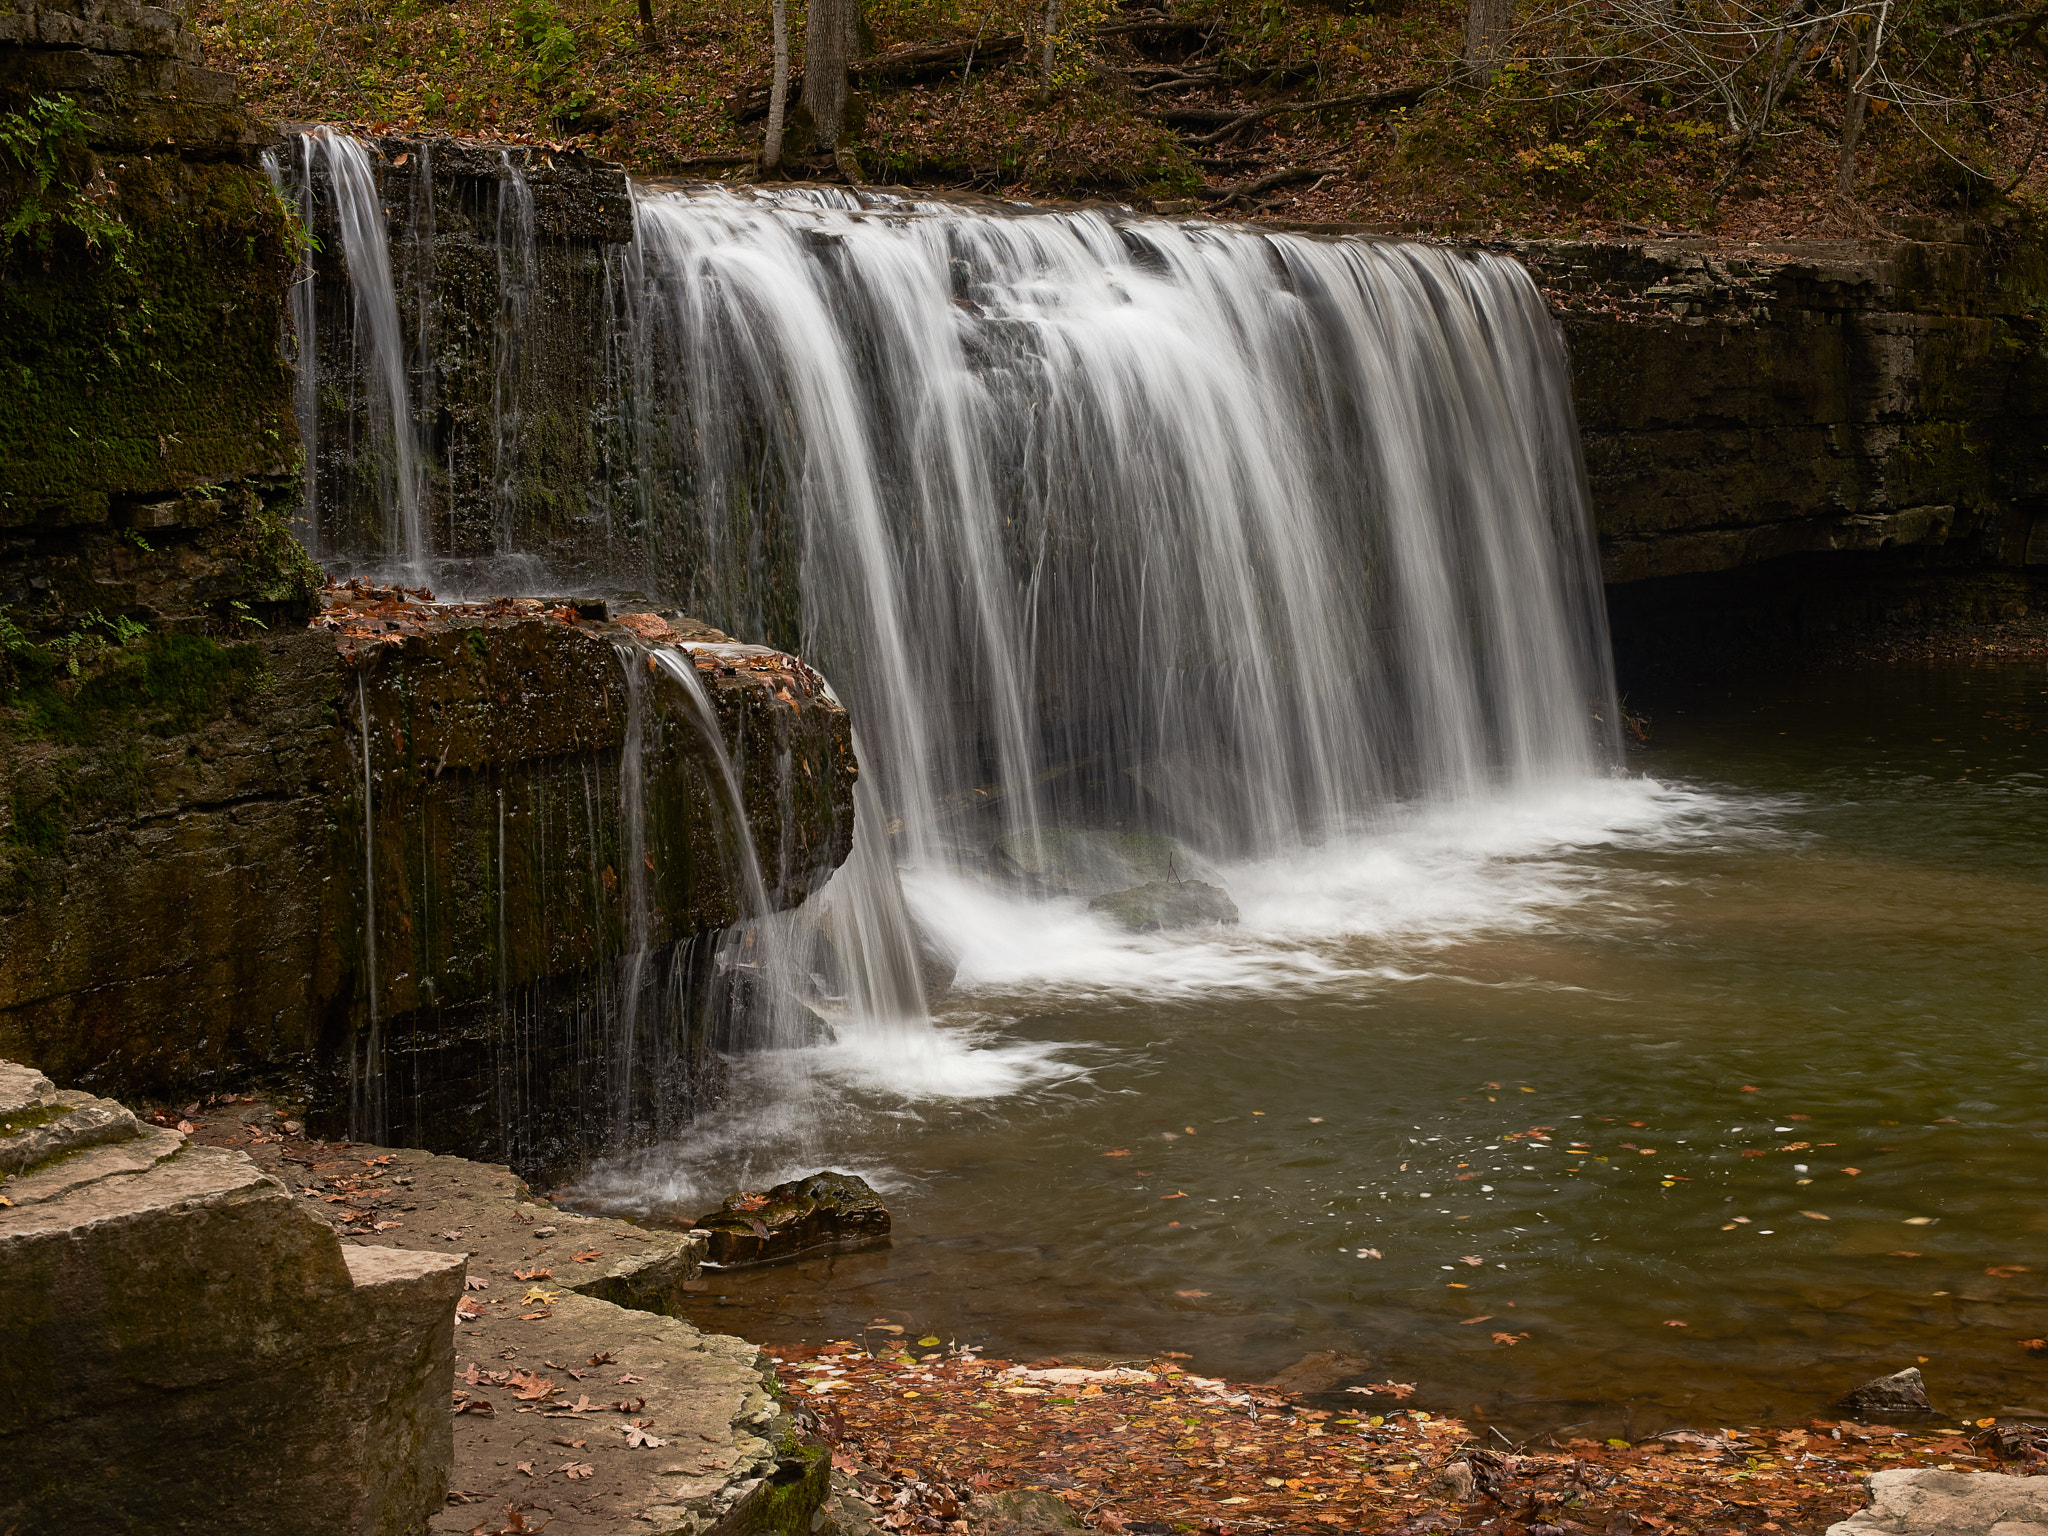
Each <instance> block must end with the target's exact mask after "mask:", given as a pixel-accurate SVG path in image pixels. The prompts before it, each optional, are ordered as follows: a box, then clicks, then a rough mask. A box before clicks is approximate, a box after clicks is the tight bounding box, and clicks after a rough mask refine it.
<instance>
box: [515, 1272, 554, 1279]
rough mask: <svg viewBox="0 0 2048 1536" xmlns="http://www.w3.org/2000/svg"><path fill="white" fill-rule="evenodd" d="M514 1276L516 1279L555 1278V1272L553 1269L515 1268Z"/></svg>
mask: <svg viewBox="0 0 2048 1536" xmlns="http://www.w3.org/2000/svg"><path fill="white" fill-rule="evenodd" d="M512 1278H513V1279H514V1280H552V1279H554V1278H555V1272H554V1271H553V1270H551V1269H515V1270H513V1271H512Z"/></svg>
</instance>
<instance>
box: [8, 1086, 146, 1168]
mask: <svg viewBox="0 0 2048 1536" xmlns="http://www.w3.org/2000/svg"><path fill="white" fill-rule="evenodd" d="M140 1130H141V1127H140V1125H139V1124H138V1123H137V1121H136V1119H135V1116H134V1115H133V1114H132V1113H131V1112H130V1111H129V1110H128V1109H127V1108H126V1107H125V1106H123V1105H120V1104H116V1103H115V1102H114V1101H113V1100H112V1099H102V1098H96V1097H94V1096H93V1095H92V1094H89V1093H78V1092H75V1091H73V1090H70V1089H65V1088H59V1087H57V1086H56V1085H55V1084H54V1083H52V1082H51V1081H50V1080H49V1079H48V1078H47V1077H45V1076H43V1074H42V1073H40V1072H37V1071H35V1070H33V1069H32V1068H29V1067H24V1066H19V1065H17V1064H16V1063H14V1062H11V1061H10V1062H0V1174H18V1173H21V1172H23V1171H25V1170H27V1169H30V1168H34V1167H36V1166H37V1165H39V1164H42V1163H45V1162H48V1161H49V1160H50V1159H51V1158H53V1157H58V1156H61V1155H63V1154H64V1153H66V1152H72V1151H76V1150H78V1149H80V1148H83V1147H97V1146H104V1145H106V1144H107V1143H109V1142H119V1141H128V1140H132V1139H133V1138H134V1137H135V1136H136V1135H138V1134H139V1133H140Z"/></svg>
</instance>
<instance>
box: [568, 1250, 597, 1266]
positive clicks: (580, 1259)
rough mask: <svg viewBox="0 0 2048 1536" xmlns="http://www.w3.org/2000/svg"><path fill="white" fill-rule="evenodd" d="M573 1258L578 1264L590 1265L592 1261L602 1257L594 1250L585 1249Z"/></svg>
mask: <svg viewBox="0 0 2048 1536" xmlns="http://www.w3.org/2000/svg"><path fill="white" fill-rule="evenodd" d="M574 1257H575V1260H576V1262H577V1263H578V1264H588V1263H591V1262H592V1261H593V1260H596V1259H601V1258H603V1257H604V1255H603V1254H601V1253H599V1252H598V1251H597V1250H596V1249H595V1248H586V1249H584V1250H583V1252H581V1253H579V1254H576V1255H575V1256H574Z"/></svg>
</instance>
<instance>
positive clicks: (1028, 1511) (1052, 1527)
mask: <svg viewBox="0 0 2048 1536" xmlns="http://www.w3.org/2000/svg"><path fill="white" fill-rule="evenodd" d="M967 1529H968V1530H969V1531H970V1532H972V1533H973V1536H1050V1533H1052V1532H1056V1531H1079V1530H1085V1529H1086V1527H1085V1526H1084V1525H1083V1524H1082V1523H1081V1517H1080V1516H1079V1515H1077V1514H1075V1513H1074V1511H1073V1510H1072V1509H1070V1508H1069V1507H1068V1506H1067V1502H1066V1500H1064V1499H1062V1498H1061V1497H1060V1496H1059V1495H1058V1494H1056V1493H1045V1492H1041V1491H1038V1490H1035V1489H1014V1490H1012V1491H1010V1492H1007V1493H985V1494H982V1495H981V1496H980V1497H978V1498H976V1499H975V1500H974V1501H973V1502H972V1503H970V1504H969V1505H968V1506H967Z"/></svg>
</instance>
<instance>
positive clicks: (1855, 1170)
mask: <svg viewBox="0 0 2048 1536" xmlns="http://www.w3.org/2000/svg"><path fill="white" fill-rule="evenodd" d="M1862 1171H1863V1170H1862V1169H1861V1168H1844V1169H1843V1170H1842V1172H1844V1173H1846V1174H1847V1175H1849V1177H1850V1178H1852V1179H1853V1178H1855V1177H1856V1175H1857V1174H1859V1173H1861V1172H1862Z"/></svg>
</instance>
